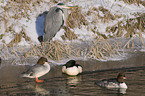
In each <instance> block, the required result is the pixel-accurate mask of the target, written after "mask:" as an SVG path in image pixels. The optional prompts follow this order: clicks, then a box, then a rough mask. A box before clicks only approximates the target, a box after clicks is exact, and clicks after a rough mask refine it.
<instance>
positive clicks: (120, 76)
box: [117, 72, 126, 83]
mask: <svg viewBox="0 0 145 96" xmlns="http://www.w3.org/2000/svg"><path fill="white" fill-rule="evenodd" d="M124 79H126V77H125V73H124V72H120V73H119V74H118V76H117V80H118V82H119V83H123V81H124Z"/></svg>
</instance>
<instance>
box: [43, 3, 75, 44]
mask: <svg viewBox="0 0 145 96" xmlns="http://www.w3.org/2000/svg"><path fill="white" fill-rule="evenodd" d="M63 8H74V7H73V6H72V7H70V6H65V5H64V4H63V3H58V4H57V6H54V7H52V8H51V9H50V10H49V12H48V14H47V15H46V18H45V21H44V26H43V31H44V37H43V41H44V42H46V41H48V40H49V41H50V40H51V39H52V38H53V37H54V36H55V34H56V33H57V32H58V31H59V30H60V29H61V27H62V26H63V25H64V11H63Z"/></svg>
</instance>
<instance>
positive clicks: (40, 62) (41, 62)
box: [37, 57, 48, 64]
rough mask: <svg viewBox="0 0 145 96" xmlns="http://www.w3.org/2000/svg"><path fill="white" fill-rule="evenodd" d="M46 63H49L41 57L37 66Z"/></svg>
mask: <svg viewBox="0 0 145 96" xmlns="http://www.w3.org/2000/svg"><path fill="white" fill-rule="evenodd" d="M45 62H48V61H47V59H46V58H45V57H40V59H39V60H38V61H37V64H45Z"/></svg>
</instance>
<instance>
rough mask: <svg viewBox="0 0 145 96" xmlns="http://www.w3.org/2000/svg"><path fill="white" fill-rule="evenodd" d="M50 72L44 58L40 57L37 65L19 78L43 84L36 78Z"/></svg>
mask: <svg viewBox="0 0 145 96" xmlns="http://www.w3.org/2000/svg"><path fill="white" fill-rule="evenodd" d="M49 71H50V65H49V63H48V61H47V59H46V58H45V57H40V59H39V60H38V61H37V64H35V65H33V66H32V67H31V68H29V69H28V70H26V71H24V72H22V73H21V77H27V78H35V81H36V83H40V82H43V80H39V79H38V78H39V77H41V76H43V75H45V74H47V73H48V72H49Z"/></svg>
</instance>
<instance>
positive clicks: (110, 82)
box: [95, 72, 127, 89]
mask: <svg viewBox="0 0 145 96" xmlns="http://www.w3.org/2000/svg"><path fill="white" fill-rule="evenodd" d="M124 79H126V77H125V74H124V73H123V72H121V73H119V74H118V76H117V78H111V79H104V80H101V81H97V82H95V84H97V85H99V86H101V87H106V88H126V89H127V85H126V84H125V82H124Z"/></svg>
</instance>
